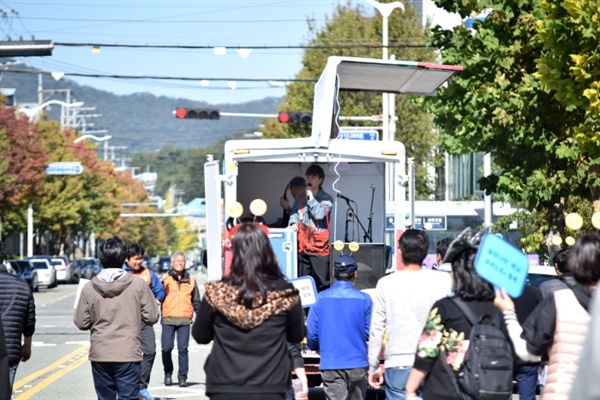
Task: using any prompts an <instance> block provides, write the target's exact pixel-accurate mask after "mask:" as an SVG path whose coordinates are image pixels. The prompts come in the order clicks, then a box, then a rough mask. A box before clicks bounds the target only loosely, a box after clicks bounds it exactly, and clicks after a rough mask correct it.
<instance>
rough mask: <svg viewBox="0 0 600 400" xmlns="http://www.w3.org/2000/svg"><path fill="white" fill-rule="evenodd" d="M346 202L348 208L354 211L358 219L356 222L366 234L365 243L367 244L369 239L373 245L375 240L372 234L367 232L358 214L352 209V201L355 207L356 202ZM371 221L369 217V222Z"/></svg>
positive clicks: (347, 200)
mask: <svg viewBox="0 0 600 400" xmlns="http://www.w3.org/2000/svg"><path fill="white" fill-rule="evenodd" d="M344 200H346V204H347V205H348V208H349V209H351V210H352V212H354V217H355V218H356V222H358V226H360V227H361V229H362V230H363V232H364V233H365V235H364V239H363V240H364V241H365V243H366V241H367V239H369V242H370V243H372V242H373V239H372V238H371V234H370V232H367V231H366V229H365V227H364V226H363V224H362V222H360V218H359V217H358V214H357V213H356V211H355V210H354V208H353V207H352V205H351V204H350V201H352V202H353V203H354V205H356V202H355V201H354V200H349V199H344ZM370 219H371V217H369V220H370ZM346 224H348V221H346Z"/></svg>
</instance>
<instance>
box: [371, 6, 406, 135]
mask: <svg viewBox="0 0 600 400" xmlns="http://www.w3.org/2000/svg"><path fill="white" fill-rule="evenodd" d="M366 1H367V3H369V4H370V5H372V6H373V7H375V8H376V9H377V11H379V13H380V14H381V16H382V17H383V33H382V35H383V43H382V44H383V56H382V58H383V59H384V60H386V61H387V60H388V59H389V57H388V48H387V46H388V35H389V33H388V31H389V27H388V18H389V16H390V15H392V11H394V10H395V9H396V8H400V9H402V11H403V12H404V4H402V3H400V2H399V1H394V2H393V3H380V2H378V1H375V0H366ZM382 105H383V140H394V139H395V138H394V137H390V110H389V107H390V106H389V94H388V93H383V95H382Z"/></svg>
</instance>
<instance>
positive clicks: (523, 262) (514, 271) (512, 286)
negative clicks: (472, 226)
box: [475, 233, 529, 297]
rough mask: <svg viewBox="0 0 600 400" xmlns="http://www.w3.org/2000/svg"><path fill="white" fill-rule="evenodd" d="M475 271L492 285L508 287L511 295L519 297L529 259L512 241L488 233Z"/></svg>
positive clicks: (480, 249)
mask: <svg viewBox="0 0 600 400" xmlns="http://www.w3.org/2000/svg"><path fill="white" fill-rule="evenodd" d="M475 271H477V273H478V274H479V275H481V276H482V277H483V278H484V279H485V280H487V281H488V282H490V283H491V284H492V285H495V286H497V287H499V288H504V289H506V292H507V293H508V294H509V295H510V296H511V297H519V296H521V293H522V292H523V286H524V285H525V279H526V278H527V273H528V271H529V259H528V258H527V255H526V254H524V253H523V252H522V251H521V250H519V249H517V248H516V247H514V246H513V245H511V244H510V243H508V242H506V241H504V240H502V239H501V238H500V237H498V236H496V235H495V234H493V233H487V234H485V235H484V236H483V238H482V239H481V242H480V244H479V250H478V251H477V255H476V256H475Z"/></svg>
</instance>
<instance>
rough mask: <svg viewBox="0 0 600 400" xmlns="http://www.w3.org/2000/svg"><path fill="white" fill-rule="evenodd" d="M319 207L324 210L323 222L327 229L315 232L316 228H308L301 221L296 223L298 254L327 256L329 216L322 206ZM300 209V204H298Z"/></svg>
mask: <svg viewBox="0 0 600 400" xmlns="http://www.w3.org/2000/svg"><path fill="white" fill-rule="evenodd" d="M321 207H323V209H324V210H325V220H326V222H327V229H324V230H322V231H317V228H315V227H312V226H308V225H306V224H305V223H303V222H302V221H298V252H299V253H304V254H307V255H309V256H328V255H329V214H328V213H327V208H325V206H324V205H323V204H321ZM300 208H302V203H301V204H300Z"/></svg>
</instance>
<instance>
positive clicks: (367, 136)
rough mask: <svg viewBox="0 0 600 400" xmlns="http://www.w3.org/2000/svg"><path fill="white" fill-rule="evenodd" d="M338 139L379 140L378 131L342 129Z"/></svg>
mask: <svg viewBox="0 0 600 400" xmlns="http://www.w3.org/2000/svg"><path fill="white" fill-rule="evenodd" d="M337 138H338V139H344V140H379V132H377V131H340V133H339V134H338V137H337Z"/></svg>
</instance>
